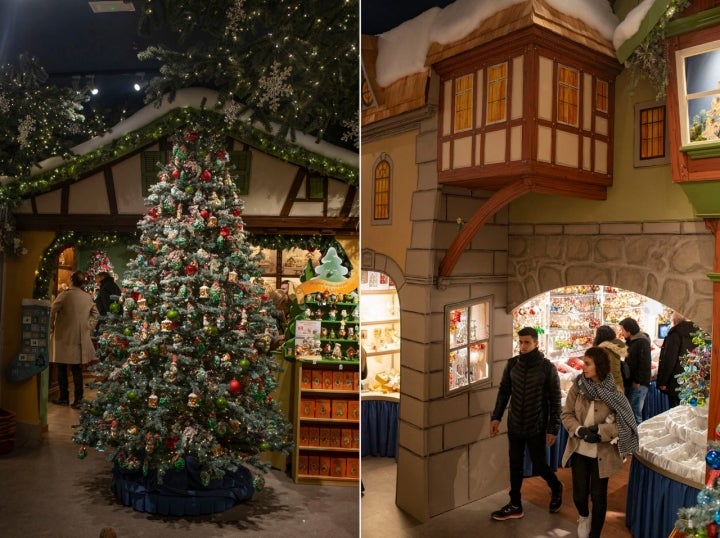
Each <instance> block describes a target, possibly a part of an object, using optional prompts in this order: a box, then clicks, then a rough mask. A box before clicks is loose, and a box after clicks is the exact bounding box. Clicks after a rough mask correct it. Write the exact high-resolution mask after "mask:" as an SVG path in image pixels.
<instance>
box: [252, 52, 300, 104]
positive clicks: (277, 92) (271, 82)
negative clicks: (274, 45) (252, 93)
mask: <svg viewBox="0 0 720 538" xmlns="http://www.w3.org/2000/svg"><path fill="white" fill-rule="evenodd" d="M291 73H292V66H288V67H286V68H285V69H282V70H281V69H280V62H273V64H272V67H271V68H270V75H269V76H268V75H263V76H262V77H260V80H259V81H258V85H259V87H260V88H259V89H260V91H264V92H265V93H263V94H262V95H260V98H259V99H258V101H257V104H258V106H261V107H262V106H265V104H266V103H267V106H268V108H269V109H270V110H272V111H273V112H277V110H278V108H279V107H280V98H281V97H290V96H291V95H292V94H293V89H292V86H290V85H289V84H287V83H286V82H287V79H288V78H289V77H290V74H291Z"/></svg>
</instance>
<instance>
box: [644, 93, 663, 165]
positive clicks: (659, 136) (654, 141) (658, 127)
mask: <svg viewBox="0 0 720 538" xmlns="http://www.w3.org/2000/svg"><path fill="white" fill-rule="evenodd" d="M664 156H665V107H664V106H656V107H652V108H646V109H643V110H641V111H640V159H656V158H658V157H664Z"/></svg>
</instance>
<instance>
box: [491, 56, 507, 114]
mask: <svg viewBox="0 0 720 538" xmlns="http://www.w3.org/2000/svg"><path fill="white" fill-rule="evenodd" d="M499 66H504V67H505V75H504V76H503V77H500V78H496V79H491V78H490V76H491V74H492V71H493V70H494V69H495V68H497V67H499ZM485 78H486V83H485V125H486V126H487V125H495V124H497V123H504V122H506V121H507V118H508V85H509V82H510V62H509V60H505V61H504V62H498V63H496V64H493V65H490V66H488V67H487V68H486V69H485ZM496 84H502V92H501V93H502V97H501V98H499V99H496V100H494V101H492V103H502V117H501V118H497V119H492V118H493V114H494V111H495V107H493V106H491V101H490V98H491V96H494V92H493V91H491V89H490V88H491V85H496Z"/></svg>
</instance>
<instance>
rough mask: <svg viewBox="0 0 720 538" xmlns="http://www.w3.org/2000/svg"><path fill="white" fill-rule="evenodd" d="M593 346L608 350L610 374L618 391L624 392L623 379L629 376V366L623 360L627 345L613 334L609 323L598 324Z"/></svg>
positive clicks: (613, 331)
mask: <svg viewBox="0 0 720 538" xmlns="http://www.w3.org/2000/svg"><path fill="white" fill-rule="evenodd" d="M592 345H593V346H599V347H601V348H603V349H605V351H607V352H608V356H609V357H610V375H611V376H612V378H613V381H615V386H617V389H618V390H619V391H620V392H623V393H624V392H625V379H626V378H629V376H630V368H629V367H628V365H627V363H626V362H625V361H624V360H623V359H624V358H625V357H626V356H627V346H626V345H625V342H623V341H622V340H620V339H619V338H618V337H617V334H615V330H614V329H613V328H612V327H610V326H609V325H600V327H598V328H597V329H596V330H595V340H593V344H592Z"/></svg>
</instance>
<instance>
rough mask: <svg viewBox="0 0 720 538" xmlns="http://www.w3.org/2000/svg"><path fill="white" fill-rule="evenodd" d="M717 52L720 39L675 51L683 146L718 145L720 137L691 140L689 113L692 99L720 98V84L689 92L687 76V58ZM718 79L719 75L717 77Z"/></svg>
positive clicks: (719, 53) (719, 46)
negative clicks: (708, 88) (711, 87)
mask: <svg viewBox="0 0 720 538" xmlns="http://www.w3.org/2000/svg"><path fill="white" fill-rule="evenodd" d="M712 52H715V53H717V54H718V55H720V40H716V41H710V42H708V43H703V44H701V45H696V46H693V47H687V48H684V49H680V50H677V51H675V66H676V68H675V72H676V77H677V89H678V96H677V99H678V103H677V104H678V115H679V118H678V119H679V122H680V144H681V146H699V145H711V144H712V145H718V144H720V137H718V138H714V139H712V140H695V141H691V140H690V117H689V113H688V108H689V101H691V100H692V99H700V98H702V97H710V96H715V98H720V85H718V86H717V87H716V88H714V89H711V90H703V91H699V92H693V93H691V94H688V90H687V86H688V85H687V78H686V60H687V59H688V58H691V57H696V56H700V55H702V54H707V53H712ZM716 80H717V77H716Z"/></svg>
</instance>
